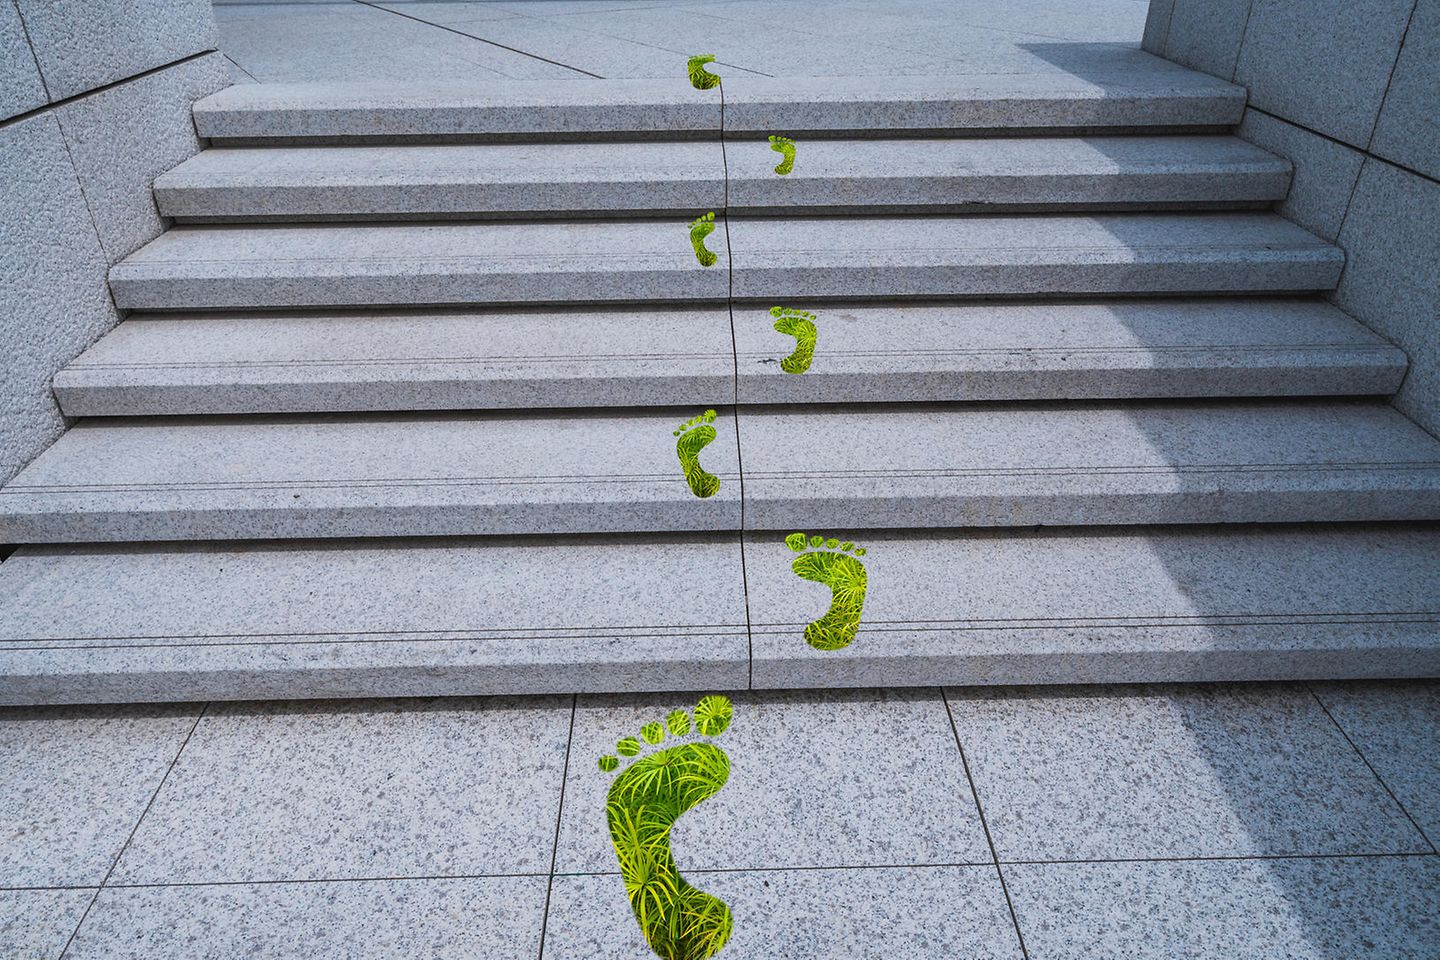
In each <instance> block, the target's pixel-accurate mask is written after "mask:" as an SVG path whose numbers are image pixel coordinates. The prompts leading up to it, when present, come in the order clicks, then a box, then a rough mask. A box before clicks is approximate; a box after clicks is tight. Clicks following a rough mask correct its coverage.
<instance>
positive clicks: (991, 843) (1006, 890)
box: [937, 686, 1030, 960]
mask: <svg viewBox="0 0 1440 960" xmlns="http://www.w3.org/2000/svg"><path fill="white" fill-rule="evenodd" d="M937 689H938V690H939V691H940V702H941V703H942V704H944V706H945V716H946V717H947V718H949V720H950V732H951V733H952V734H954V736H955V748H956V749H957V750H959V751H960V765H961V766H962V767H964V768H965V779H966V780H967V781H968V782H969V784H970V795H971V796H972V797H974V798H975V812H976V813H977V814H978V815H979V817H980V828H981V829H982V830H983V831H984V832H985V843H986V845H987V846H988V847H989V848H990V858H991V860H992V861H993V863H994V864H995V875H996V876H997V877H999V878H1000V892H1001V893H1002V894H1004V895H1005V906H1006V907H1007V908H1009V910H1010V922H1011V923H1012V924H1014V926H1015V938H1016V939H1017V940H1019V941H1020V953H1021V955H1022V956H1024V957H1026V958H1027V960H1028V958H1029V956H1030V951H1029V950H1027V949H1026V948H1025V934H1024V933H1022V932H1021V931H1020V917H1019V916H1018V915H1017V914H1016V913H1015V902H1014V901H1013V900H1011V899H1010V887H1009V885H1008V884H1006V883H1005V871H1004V870H1002V869H1000V854H999V852H998V851H997V850H996V849H995V838H994V837H992V836H991V835H990V824H989V822H988V821H987V820H986V819H985V806H984V804H982V803H981V802H980V790H979V788H978V787H976V786H975V777H974V775H972V774H971V772H970V761H969V759H967V758H966V756H965V745H964V744H962V743H961V742H960V728H959V727H958V726H957V725H956V723H955V714H954V713H953V712H951V710H950V698H949V697H947V696H946V695H945V688H944V687H943V686H942V687H938V688H937Z"/></svg>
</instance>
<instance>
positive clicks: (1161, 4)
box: [1140, 0, 1175, 57]
mask: <svg viewBox="0 0 1440 960" xmlns="http://www.w3.org/2000/svg"><path fill="white" fill-rule="evenodd" d="M1174 8H1175V0H1150V8H1149V10H1148V11H1147V12H1146V14H1145V34H1144V36H1143V37H1141V39H1140V49H1142V50H1144V51H1146V52H1148V53H1153V54H1155V55H1156V56H1157V57H1163V56H1165V38H1166V36H1167V35H1168V34H1169V33H1170V13H1171V11H1172V10H1173V9H1174Z"/></svg>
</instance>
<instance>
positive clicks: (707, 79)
mask: <svg viewBox="0 0 1440 960" xmlns="http://www.w3.org/2000/svg"><path fill="white" fill-rule="evenodd" d="M714 62H715V58H714V57H713V56H711V55H710V54H699V53H697V54H696V55H695V56H693V57H691V58H690V61H689V63H687V64H686V65H685V69H686V71H687V72H689V74H690V86H692V87H694V88H695V89H696V90H709V89H710V88H711V87H716V86H719V85H720V78H719V77H717V76H716V75H715V74H713V73H706V72H705V64H707V63H714Z"/></svg>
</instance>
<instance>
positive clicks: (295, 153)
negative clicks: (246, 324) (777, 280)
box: [155, 136, 1290, 221]
mask: <svg viewBox="0 0 1440 960" xmlns="http://www.w3.org/2000/svg"><path fill="white" fill-rule="evenodd" d="M800 149H801V152H802V153H801V159H800V161H799V162H798V163H797V164H796V166H795V169H794V171H793V172H792V173H791V174H789V175H788V176H786V177H779V176H777V175H776V174H775V172H774V169H773V168H774V167H775V165H776V163H777V162H778V161H779V155H778V154H777V153H775V152H774V151H773V150H771V149H770V144H769V142H768V141H767V140H765V139H763V138H762V139H746V140H736V141H733V142H731V143H729V144H727V145H726V146H725V147H724V148H723V151H722V148H721V146H720V144H719V143H713V142H712V143H702V142H684V141H669V142H647V143H555V144H416V145H404V146H329V147H303V146H302V147H268V148H264V147H257V148H243V149H242V148H212V149H209V150H205V151H202V152H201V153H199V154H197V155H196V156H194V157H191V158H190V159H189V160H186V161H185V162H184V163H182V164H181V165H180V166H178V167H176V168H175V169H173V170H171V171H170V172H168V173H165V174H162V175H161V176H160V177H159V178H158V179H157V180H156V181H155V197H156V203H157V205H158V206H159V208H160V212H161V213H162V214H164V215H166V216H171V217H178V218H182V219H186V220H192V221H199V220H227V219H238V220H257V219H277V220H284V219H309V220H316V219H323V218H326V217H347V218H356V217H369V218H382V217H387V216H390V217H435V216H443V215H486V216H502V215H508V216H525V215H561V214H569V215H575V216H585V217H589V216H604V215H606V214H607V213H609V214H615V213H647V212H649V213H654V212H657V211H665V212H668V211H693V210H697V209H700V210H704V209H719V208H721V207H723V206H724V205H725V204H726V203H727V199H726V197H727V194H726V177H727V171H728V177H729V185H728V189H729V193H728V203H729V209H730V211H731V212H743V211H747V210H773V209H784V208H817V209H825V210H828V211H863V210H866V209H877V208H880V209H883V208H905V209H912V208H913V209H936V208H946V209H971V208H975V209H987V208H992V207H997V206H1021V207H1055V206H1061V205H1064V206H1076V205H1082V206H1115V205H1137V204H1216V205H1219V204H1227V203H1230V204H1234V203H1262V202H1269V201H1274V200H1278V199H1281V198H1283V197H1284V195H1285V192H1286V189H1287V188H1288V186H1289V181H1290V164H1289V162H1288V161H1285V160H1283V159H1281V158H1279V157H1276V156H1274V155H1273V154H1270V153H1268V152H1266V151H1264V150H1262V149H1260V148H1258V147H1255V146H1253V145H1251V144H1249V143H1247V142H1245V141H1244V140H1241V139H1239V138H1238V137H1233V136H1193V137H1093V138H1085V139H1080V138H1062V137H1056V138H1047V139H1034V138H1029V139H954V138H950V139H935V140H894V139H888V140H813V141H808V142H805V143H803V144H802V145H801V147H800Z"/></svg>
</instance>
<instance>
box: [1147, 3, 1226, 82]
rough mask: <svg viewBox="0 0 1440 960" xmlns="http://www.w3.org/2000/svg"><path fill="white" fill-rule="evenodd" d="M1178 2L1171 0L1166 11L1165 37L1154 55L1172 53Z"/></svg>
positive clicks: (1164, 55)
mask: <svg viewBox="0 0 1440 960" xmlns="http://www.w3.org/2000/svg"><path fill="white" fill-rule="evenodd" d="M1152 2H1153V0H1152ZM1178 2H1179V0H1170V9H1169V10H1168V11H1167V12H1166V14H1165V39H1164V40H1162V41H1161V42H1160V52H1159V53H1157V54H1154V56H1157V57H1164V58H1166V59H1168V58H1169V54H1170V28H1171V27H1173V26H1175V4H1176V3H1178ZM1146 14H1147V16H1148V14H1149V9H1148V8H1147V9H1146ZM1141 39H1142V40H1143V39H1144V38H1143V36H1142V38H1141ZM1236 59H1239V52H1238V51H1237V52H1236ZM1247 97H1248V92H1247Z"/></svg>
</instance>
